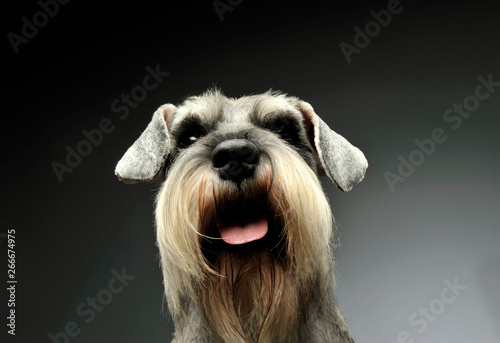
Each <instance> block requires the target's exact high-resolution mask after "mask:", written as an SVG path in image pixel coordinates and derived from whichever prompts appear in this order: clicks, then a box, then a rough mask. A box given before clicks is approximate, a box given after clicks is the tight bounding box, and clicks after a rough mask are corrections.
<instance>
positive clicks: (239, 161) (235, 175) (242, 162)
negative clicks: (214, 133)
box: [212, 139, 260, 183]
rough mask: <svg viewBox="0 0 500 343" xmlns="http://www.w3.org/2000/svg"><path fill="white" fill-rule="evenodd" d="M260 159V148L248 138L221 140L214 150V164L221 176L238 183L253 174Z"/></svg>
mask: <svg viewBox="0 0 500 343" xmlns="http://www.w3.org/2000/svg"><path fill="white" fill-rule="evenodd" d="M259 160H260V154H259V150H258V149H257V147H256V146H255V144H253V143H252V142H250V141H249V140H246V139H230V140H227V141H224V142H221V143H219V144H218V145H217V146H216V147H215V149H214V150H213V152H212V165H213V167H214V168H215V169H216V170H217V171H218V172H219V175H220V177H221V178H222V179H224V180H231V181H234V182H236V183H241V182H242V181H243V180H244V179H246V178H248V177H250V176H252V175H253V173H254V171H255V167H256V166H257V164H258V163H259Z"/></svg>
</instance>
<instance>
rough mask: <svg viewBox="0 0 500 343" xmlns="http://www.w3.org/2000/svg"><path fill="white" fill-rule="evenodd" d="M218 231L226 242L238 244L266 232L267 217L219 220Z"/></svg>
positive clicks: (258, 237) (247, 241)
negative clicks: (246, 221)
mask: <svg viewBox="0 0 500 343" xmlns="http://www.w3.org/2000/svg"><path fill="white" fill-rule="evenodd" d="M219 233H220V236H221V237H222V239H223V240H224V242H226V243H227V244H232V245H238V244H244V243H249V242H252V241H256V240H258V239H261V238H262V237H264V236H265V235H266V233H267V217H266V216H264V217H261V218H259V219H257V220H256V221H254V222H248V223H244V224H243V225H242V224H241V223H238V222H219Z"/></svg>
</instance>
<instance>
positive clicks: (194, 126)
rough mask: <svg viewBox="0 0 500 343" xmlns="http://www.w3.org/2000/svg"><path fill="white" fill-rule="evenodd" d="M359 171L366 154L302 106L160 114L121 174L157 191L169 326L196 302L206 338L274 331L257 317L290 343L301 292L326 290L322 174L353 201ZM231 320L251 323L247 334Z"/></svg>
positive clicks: (261, 101) (208, 101) (208, 105)
mask: <svg viewBox="0 0 500 343" xmlns="http://www.w3.org/2000/svg"><path fill="white" fill-rule="evenodd" d="M366 167H367V163H366V160H365V158H364V155H363V154H362V153H361V151H359V150H358V149H357V148H355V147H354V146H352V145H351V144H350V143H349V142H347V141H346V140H345V139H344V138H343V137H342V136H340V135H338V134H336V133H335V132H333V131H332V130H331V129H330V128H329V127H328V126H327V125H326V124H325V123H324V122H323V121H322V120H321V119H320V118H319V117H318V116H317V115H316V114H315V113H314V111H313V109H312V107H311V106H310V105H309V104H307V103H305V102H302V101H300V100H298V99H297V98H293V97H288V96H285V95H282V94H278V93H271V92H268V93H265V94H261V95H255V96H248V97H242V98H239V99H231V98H227V97H225V96H223V95H222V94H221V93H219V92H217V91H211V92H208V93H206V94H204V95H202V96H199V97H192V98H189V99H188V100H186V101H185V102H184V104H183V105H182V106H180V107H175V106H173V105H171V104H167V105H164V106H162V107H160V108H159V109H158V111H157V112H156V113H155V114H154V116H153V121H152V122H151V124H150V125H149V126H148V128H147V129H146V131H144V133H143V134H142V135H141V137H140V138H139V139H138V140H137V141H136V142H135V143H134V145H133V146H132V147H131V148H130V149H129V150H128V151H127V153H126V154H125V156H124V157H123V158H122V160H121V161H120V162H119V164H118V166H117V169H116V174H117V176H118V177H119V178H120V179H122V180H124V181H128V182H134V181H154V180H160V181H162V180H164V182H163V185H162V187H161V190H160V192H159V194H158V198H157V207H156V220H157V238H158V245H159V248H160V255H161V262H162V268H163V273H164V281H165V291H166V295H167V300H168V302H169V307H170V310H171V311H172V312H173V314H174V317H175V316H176V315H179V313H181V312H182V311H183V310H184V309H185V308H186V299H196V302H197V303H201V304H202V305H201V307H202V309H203V311H205V312H204V313H205V317H206V318H207V319H206V320H207V321H208V322H210V327H212V328H214V329H213V330H215V331H217V332H221V337H222V336H223V334H222V333H225V334H224V335H226V336H224V337H226V338H225V339H226V341H238V340H237V339H236V338H237V337H239V336H238V335H244V334H243V333H242V332H247V333H248V332H250V333H255V334H256V335H257V334H258V335H260V333H261V332H262V331H264V332H265V331H266V330H268V329H266V328H270V327H271V326H272V325H277V324H276V323H274V324H273V323H272V321H267V322H266V323H267V324H266V325H267V326H263V323H264V321H265V319H263V317H262V316H263V313H266V315H265V316H270V317H269V318H280V319H279V323H280V325H281V327H282V329H283V330H285V331H286V330H288V331H289V332H292V331H293V330H292V328H293V325H294V324H293V323H294V320H295V318H296V315H295V313H296V312H297V308H300V302H301V301H305V300H304V299H306V298H307V294H306V293H307V289H306V288H307V287H306V286H304V285H307V284H312V283H320V284H321V283H326V282H329V281H330V275H331V268H332V246H331V241H332V238H333V235H334V231H333V223H332V220H333V219H332V215H331V211H330V207H329V204H328V201H327V199H326V197H325V195H324V193H323V191H322V187H321V184H320V182H319V180H318V178H317V175H318V174H322V173H325V174H326V175H327V176H328V177H330V179H332V180H333V181H334V182H335V183H336V184H337V185H338V186H339V187H340V188H341V189H343V190H350V189H351V188H352V187H353V186H354V185H355V184H356V183H358V182H359V181H361V179H362V178H363V176H364V173H365V169H366ZM202 289H209V290H211V291H210V292H201V290H202ZM214 294H218V296H214ZM279 297H283V299H282V300H281V301H279V299H278V298H279ZM256 299H260V301H256ZM284 299H286V301H285V300H284ZM193 301H194V300H193ZM272 303H279V304H281V305H280V306H281V307H276V306H275V307H271V304H272ZM271 309H272V310H271ZM273 311H274V312H276V313H275V316H274V317H273V315H272V314H273V313H274V312H273ZM224 314H225V315H224ZM287 316H289V320H287V319H286V318H287ZM234 318H247V319H248V318H251V319H250V320H247V321H246V322H245V323H246V324H245V325H247V326H249V327H244V328H241V325H243V324H242V323H241V322H240V323H239V324H238V322H234V320H235V319H234ZM236 320H237V319H236ZM276 320H277V319H276ZM284 323H288V324H289V326H290V327H288V328H287V326H286V325H285V324H284ZM238 325H240V326H238ZM269 330H270V329H269ZM288 331H286V332H288ZM228 332H229V333H228ZM249 335H252V334H249ZM275 341H279V340H278V338H276V340H275Z"/></svg>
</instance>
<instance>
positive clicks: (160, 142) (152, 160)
mask: <svg viewBox="0 0 500 343" xmlns="http://www.w3.org/2000/svg"><path fill="white" fill-rule="evenodd" d="M167 132H168V130H167V124H166V122H165V118H164V116H163V111H162V108H159V109H158V110H157V111H156V112H155V113H154V114H153V119H152V120H151V122H150V123H149V125H148V127H147V128H146V130H144V132H143V133H142V134H141V136H140V137H139V139H137V140H136V141H135V143H134V144H133V145H132V146H131V147H130V148H129V149H128V150H127V152H126V153H125V155H123V157H122V159H121V160H120V161H119V162H118V164H117V166H116V169H115V174H116V176H117V177H118V178H119V179H120V180H122V181H124V182H126V183H135V182H138V181H144V182H149V181H155V180H157V179H161V178H162V175H161V170H162V167H163V166H164V164H165V159H166V158H167V155H168V152H169V146H170V138H169V136H168V134H167Z"/></svg>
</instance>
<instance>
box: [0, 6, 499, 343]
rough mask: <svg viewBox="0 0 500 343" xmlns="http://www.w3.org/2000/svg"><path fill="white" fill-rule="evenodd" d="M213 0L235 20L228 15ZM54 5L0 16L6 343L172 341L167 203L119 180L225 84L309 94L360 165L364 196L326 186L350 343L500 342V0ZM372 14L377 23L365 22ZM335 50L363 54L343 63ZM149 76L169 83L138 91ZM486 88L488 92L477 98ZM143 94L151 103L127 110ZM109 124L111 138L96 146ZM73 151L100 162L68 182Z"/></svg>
mask: <svg viewBox="0 0 500 343" xmlns="http://www.w3.org/2000/svg"><path fill="white" fill-rule="evenodd" d="M44 1H45V2H44ZM214 3H215V4H216V5H217V6H219V7H220V8H223V6H230V8H229V7H225V8H226V11H225V12H224V13H222V14H221V15H220V16H219V14H218V13H217V11H216V9H215V8H214ZM43 4H49V5H43ZM54 4H56V3H55V2H54V1H49V0H42V1H41V2H37V1H35V0H30V1H24V2H23V3H22V4H21V3H16V4H12V3H9V4H8V5H7V4H4V11H3V15H2V17H3V20H2V22H3V23H4V24H5V26H4V29H3V30H4V31H3V32H4V35H5V39H4V43H3V46H4V52H3V56H4V57H5V58H6V61H5V60H4V62H3V66H4V74H3V75H4V77H5V78H4V92H5V93H4V101H3V103H4V104H5V103H6V104H7V106H6V107H4V112H3V116H2V120H3V124H2V128H3V130H2V131H3V135H2V142H3V143H2V146H3V149H2V154H3V155H4V159H3V161H4V162H3V165H2V166H3V167H2V170H1V173H2V180H3V186H2V190H3V191H2V206H1V211H2V212H1V214H2V215H1V221H2V227H1V232H0V241H1V242H0V248H1V251H2V253H1V255H0V256H1V260H0V265H1V268H2V269H1V270H2V273H1V274H0V275H2V277H1V278H0V283H3V286H1V288H2V289H3V291H2V292H1V293H0V294H2V296H1V300H0V313H1V318H2V320H1V322H2V325H1V326H0V331H1V333H0V335H1V336H0V337H6V338H1V339H0V340H1V341H2V342H10V341H12V342H23V343H25V342H29V343H35V342H36V343H43V342H46V343H50V342H53V341H54V340H53V339H50V338H49V336H50V334H51V333H52V334H53V335H54V336H55V337H59V338H58V339H56V340H55V341H59V342H65V341H69V342H92V343H93V342H127V343H128V342H148V343H156V342H158V343H159V342H169V341H170V339H171V333H172V323H171V320H170V318H169V317H168V312H167V309H166V305H164V304H163V302H162V277H161V272H160V269H159V267H158V261H157V248H156V246H155V234H154V223H153V215H152V213H153V201H154V196H155V191H156V189H155V188H154V187H153V186H151V185H134V186H129V185H124V184H122V183H120V182H118V181H117V180H116V179H115V176H114V175H113V171H114V167H115V164H116V162H117V161H118V160H119V159H120V157H121V155H122V154H123V153H124V152H125V150H126V149H127V148H128V147H129V146H130V144H132V142H133V141H134V140H135V139H136V138H137V137H138V136H139V134H140V132H141V131H142V130H143V129H144V128H145V127H146V125H147V124H148V122H149V120H150V118H151V115H152V113H153V112H154V110H155V109H156V108H157V107H158V106H160V105H161V104H164V103H167V102H172V103H174V104H179V103H180V102H181V101H182V99H183V98H185V97H186V96H188V95H194V94H198V93H201V92H203V91H204V90H206V89H207V88H209V87H211V86H212V85H217V86H218V87H220V88H221V89H222V90H223V91H224V92H225V93H226V94H227V95H230V96H241V95H244V94H249V93H259V92H263V91H266V90H268V89H270V88H273V89H279V90H282V91H284V92H287V93H289V94H292V95H296V96H298V97H300V98H302V99H304V100H306V101H308V102H310V103H311V104H312V105H313V106H314V107H315V110H316V112H317V113H319V114H320V115H321V116H322V118H323V119H324V120H325V121H326V122H327V123H328V124H329V125H330V126H331V127H332V128H333V129H334V130H335V131H337V132H338V133H340V134H342V135H343V136H345V137H346V138H347V139H348V140H350V141H351V142H352V143H353V144H354V145H356V146H358V147H359V148H360V149H361V150H362V151H364V153H365V154H366V156H367V158H368V160H369V164H370V167H369V169H368V173H367V175H366V178H365V180H364V181H363V182H362V183H361V184H360V185H358V186H357V187H356V188H355V189H354V190H353V191H352V192H350V193H342V192H341V191H339V190H338V189H337V188H336V187H335V186H334V185H332V184H331V183H330V182H329V180H328V179H324V180H322V181H323V184H324V187H325V191H326V192H327V194H328V196H329V198H330V200H331V203H332V207H333V212H334V214H335V217H336V219H337V221H338V223H339V227H340V229H341V232H342V241H343V247H342V250H341V252H340V255H339V257H338V270H337V275H338V281H339V286H338V291H337V295H338V298H339V302H340V305H341V308H342V311H343V313H344V315H345V317H346V320H347V322H348V326H349V328H350V330H351V332H352V335H353V337H354V338H355V340H356V342H358V343H372V342H373V343H375V342H376V343H393V342H394V343H396V342H425V343H498V342H500V325H499V323H500V310H499V309H500V296H499V294H500V292H499V290H500V225H499V221H500V211H499V207H500V206H499V205H500V201H499V200H500V180H499V175H500V162H499V157H500V153H499V151H500V143H499V138H498V137H499V128H500V125H499V124H500V119H499V114H500V113H499V112H500V87H499V86H498V82H499V81H500V5H499V3H498V2H497V1H474V2H471V1H441V2H439V3H436V2H431V1H423V0H422V1H421V0H418V1H417V0H415V1H410V0H402V1H401V2H400V3H399V5H397V3H396V2H395V1H391V2H389V3H388V2H387V1H371V2H368V1H364V2H359V1H358V2H353V3H350V4H342V5H338V4H335V3H333V2H331V3H326V2H319V1H310V2H300V3H291V2H288V3H285V2H282V3H276V2H273V4H269V3H267V2H265V1H249V0H246V1H235V0H232V1H229V0H228V1H226V2H224V1H218V2H213V1H210V0H208V1H203V2H199V3H198V2H191V1H189V2H181V1H175V2H169V1H164V2H161V3H154V2H151V3H148V2H146V1H142V2H137V3H132V4H126V3H125V2H117V3H116V4H115V5H111V4H110V3H109V2H106V5H104V4H103V3H102V2H92V3H89V2H81V1H79V2H78V1H75V2H69V3H67V4H59V5H57V6H55V5H54ZM224 4H225V5H224ZM230 4H232V5H230ZM42 5H43V6H42ZM388 6H389V8H390V9H391V10H393V12H397V13H393V14H391V18H390V22H388V21H389V19H388V17H387V16H385V17H384V15H383V14H384V13H387V12H380V11H382V10H387V8H388ZM43 7H45V8H46V11H48V12H50V14H45V15H44V14H40V11H42V10H43V9H42V8H43ZM372 11H374V12H372ZM374 13H375V16H377V13H378V16H379V17H380V18H381V19H380V20H382V21H385V22H384V25H383V26H381V25H379V24H374V23H370V22H372V21H373V20H374ZM388 13H390V12H388ZM221 19H222V20H221ZM33 21H35V22H36V23H38V26H39V27H38V28H37V27H35V26H31V25H32V24H30V23H33ZM367 24H368V25H367ZM23 27H24V28H23ZM366 29H368V30H369V32H370V35H371V36H372V37H369V36H367V37H365V38H364V39H363V36H362V35H363V34H360V33H359V32H363V31H365V30H366ZM10 33H12V34H10ZM16 35H17V36H16ZM22 36H24V38H23V37H22ZM28 36H29V37H28ZM12 37H17V38H16V39H14V41H15V42H17V43H15V44H13V43H11V40H12V39H13V38H12ZM341 44H342V46H343V47H344V48H345V47H347V44H349V45H350V46H352V48H350V49H352V51H351V52H352V53H351V54H350V55H349V56H348V58H346V55H345V54H344V53H343V52H342V50H341V47H340V45H341ZM356 44H357V46H358V47H356ZM15 49H17V50H18V52H17V53H16V52H15ZM354 51H355V52H354ZM348 59H350V63H348V61H347V60H348ZM147 68H150V69H153V70H154V69H156V68H158V69H159V70H160V71H161V72H162V73H166V72H168V73H169V75H168V76H165V75H166V74H162V75H163V76H157V78H158V80H157V81H158V82H157V85H156V87H153V85H152V83H153V82H152V81H151V80H148V81H149V82H150V83H149V84H148V85H149V86H148V87H149V88H151V89H150V90H147V91H146V92H143V91H142V90H141V87H142V85H143V79H144V77H145V75H146V74H148V70H147ZM481 77H482V79H483V83H485V82H488V78H490V79H491V80H492V81H493V82H491V81H490V85H489V86H479V85H481V84H482V83H481V81H480V78H481ZM495 82H496V83H497V84H496V85H495ZM153 88H154V89H153ZM476 89H478V92H479V93H476ZM131 92H133V94H135V97H136V99H137V100H138V101H136V102H135V103H134V104H132V103H131V104H132V105H129V106H128V107H126V108H121V109H120V110H119V109H118V106H123V104H119V102H120V101H121V100H120V99H121V97H122V94H124V95H126V94H131ZM478 97H479V98H478ZM480 98H482V99H480ZM117 99H118V100H117ZM139 100H140V101H139ZM462 106H463V107H462ZM460 107H462V109H460ZM459 111H462V112H463V113H464V114H463V115H460V114H459ZM126 114H128V115H126ZM443 115H444V116H443ZM100 125H101V126H104V128H105V130H106V131H107V133H103V134H102V138H99V135H98V134H95V135H94V136H93V137H94V144H90V143H85V141H88V140H89V139H88V138H86V136H85V133H91V132H94V133H95V132H96V130H98V129H99V127H100ZM432 139H434V142H433V143H431V142H432ZM416 140H417V142H416ZM418 142H420V143H418ZM419 144H420V147H419ZM422 144H423V147H422ZM77 148H79V149H80V150H82V149H83V150H82V151H84V152H85V154H86V155H87V156H84V157H82V158H81V160H78V159H77V158H76V157H73V159H72V160H70V163H71V164H72V165H73V167H71V172H69V169H68V172H65V173H63V174H62V175H61V180H60V179H59V178H58V177H57V175H56V173H55V172H54V170H53V163H54V162H58V163H61V165H63V164H64V165H67V162H66V158H67V154H68V150H67V149H70V150H71V149H77ZM402 161H407V162H402ZM411 163H413V164H414V166H411ZM398 169H399V171H398ZM387 175H390V180H392V181H391V183H392V186H391V185H390V182H388V180H387ZM401 181H404V182H401ZM12 229H14V230H15V255H16V260H15V268H16V274H15V275H16V280H17V281H18V282H17V284H16V288H15V303H16V308H15V309H16V319H15V320H16V322H15V324H16V327H15V329H16V331H15V333H16V335H15V336H12V335H8V334H7V330H8V327H7V326H6V324H7V319H6V317H7V316H8V315H9V313H8V310H9V308H8V299H9V296H10V293H9V292H8V291H7V287H8V284H7V280H8V278H7V264H8V261H7V249H8V246H7V245H8V237H6V234H7V232H8V230H12ZM123 273H125V275H124V276H123V275H122V276H121V278H122V281H121V282H120V280H119V279H117V276H116V275H120V274H123ZM123 277H125V278H126V279H124V280H123ZM127 278H128V279H127ZM92 298H96V299H98V300H97V303H95V305H94V307H92V305H91V302H92ZM99 302H100V303H99ZM162 311H163V312H162ZM163 313H165V314H163ZM65 330H67V331H68V332H69V333H70V334H71V335H73V336H74V337H70V336H68V337H69V339H68V340H66V339H64V335H62V334H61V332H64V331H65ZM65 335H66V334H65Z"/></svg>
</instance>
